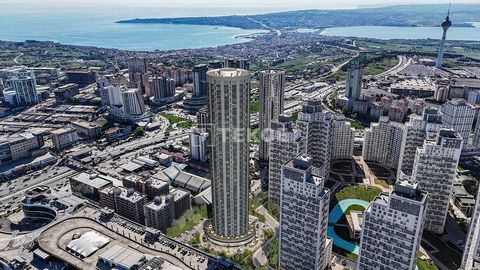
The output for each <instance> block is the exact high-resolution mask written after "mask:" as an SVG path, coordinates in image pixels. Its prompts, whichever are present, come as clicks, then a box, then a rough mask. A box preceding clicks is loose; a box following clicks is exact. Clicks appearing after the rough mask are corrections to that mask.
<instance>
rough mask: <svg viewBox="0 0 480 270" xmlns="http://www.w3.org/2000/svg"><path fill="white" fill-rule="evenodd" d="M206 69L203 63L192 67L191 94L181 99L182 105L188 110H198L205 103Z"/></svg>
mask: <svg viewBox="0 0 480 270" xmlns="http://www.w3.org/2000/svg"><path fill="white" fill-rule="evenodd" d="M207 70H208V66H207V65H205V64H200V65H196V66H195V67H193V70H192V74H193V91H192V95H191V96H190V97H188V98H187V99H185V100H184V101H183V106H184V107H185V108H186V109H188V110H190V111H198V110H199V109H201V108H203V107H205V105H207V102H208V101H207V89H208V87H207Z"/></svg>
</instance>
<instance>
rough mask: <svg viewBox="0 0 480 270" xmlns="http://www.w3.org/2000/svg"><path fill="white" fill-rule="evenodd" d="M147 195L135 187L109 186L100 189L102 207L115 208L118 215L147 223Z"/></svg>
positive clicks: (140, 222)
mask: <svg viewBox="0 0 480 270" xmlns="http://www.w3.org/2000/svg"><path fill="white" fill-rule="evenodd" d="M145 197H146V196H145V195H144V194H142V193H139V192H137V191H135V190H134V189H133V188H131V189H126V188H124V187H113V186H112V187H107V188H105V189H102V190H101V191H100V207H107V208H110V209H113V210H114V211H115V213H117V214H118V215H120V216H122V217H125V218H126V219H129V220H131V221H134V222H136V223H139V224H145V214H144V204H145Z"/></svg>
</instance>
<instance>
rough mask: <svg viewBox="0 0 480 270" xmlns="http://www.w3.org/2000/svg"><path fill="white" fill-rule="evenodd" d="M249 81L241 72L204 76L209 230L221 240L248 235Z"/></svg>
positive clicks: (217, 71) (211, 72)
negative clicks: (209, 168) (209, 178)
mask: <svg viewBox="0 0 480 270" xmlns="http://www.w3.org/2000/svg"><path fill="white" fill-rule="evenodd" d="M250 80H251V74H250V72H249V71H246V70H242V69H232V68H222V69H214V70H209V71H208V72H207V83H208V118H209V123H210V128H209V137H210V153H214V154H212V158H211V165H212V180H213V181H212V199H213V201H212V203H213V229H214V231H215V233H216V234H217V235H220V236H223V237H239V236H242V235H244V234H245V233H247V231H248V224H249V223H248V177H249V164H248V161H249V137H248V135H249V130H250V108H249V103H250Z"/></svg>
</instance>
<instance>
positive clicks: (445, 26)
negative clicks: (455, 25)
mask: <svg viewBox="0 0 480 270" xmlns="http://www.w3.org/2000/svg"><path fill="white" fill-rule="evenodd" d="M451 26H452V22H451V21H450V6H449V7H448V13H447V17H446V18H445V20H444V21H443V22H442V29H443V34H442V40H441V41H440V46H439V48H438V56H437V62H436V63H435V67H437V68H441V67H442V65H443V51H444V50H445V40H446V39H447V30H448V28H450V27H451Z"/></svg>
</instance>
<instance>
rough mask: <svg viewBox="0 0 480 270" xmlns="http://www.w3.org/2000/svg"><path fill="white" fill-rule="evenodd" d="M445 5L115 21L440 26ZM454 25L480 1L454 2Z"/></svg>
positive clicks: (469, 16)
mask: <svg viewBox="0 0 480 270" xmlns="http://www.w3.org/2000/svg"><path fill="white" fill-rule="evenodd" d="M447 10H448V5H408V6H407V5H400V6H389V7H381V8H361V9H349V10H318V9H312V10H299V11H287V12H277V13H267V14H258V15H251V16H250V15H231V16H219V17H187V18H145V19H130V20H121V21H118V22H117V23H163V24H196V25H215V26H229V27H239V28H244V29H300V28H310V29H317V28H323V27H341V26H363V25H377V26H439V25H440V23H441V22H442V21H443V20H444V18H445V16H446V13H447ZM450 19H451V20H452V22H453V24H454V26H457V27H472V25H471V24H469V22H480V5H473V4H472V5H470V4H468V5H466V4H465V5H454V6H452V8H451V11H450Z"/></svg>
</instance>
